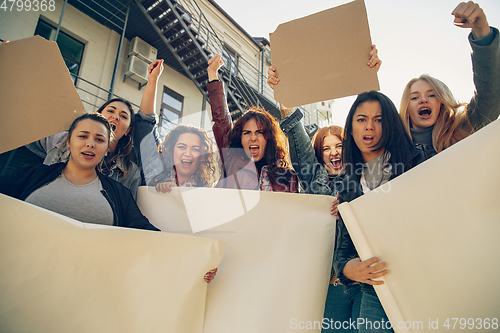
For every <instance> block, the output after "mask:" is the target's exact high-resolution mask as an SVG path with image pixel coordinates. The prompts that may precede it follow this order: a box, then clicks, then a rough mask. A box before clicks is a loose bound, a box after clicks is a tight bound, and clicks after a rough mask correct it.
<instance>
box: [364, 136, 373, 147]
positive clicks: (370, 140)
mask: <svg viewBox="0 0 500 333" xmlns="http://www.w3.org/2000/svg"><path fill="white" fill-rule="evenodd" d="M373 141H374V139H373V136H371V135H365V136H364V137H363V142H364V143H365V144H366V145H372V144H373Z"/></svg>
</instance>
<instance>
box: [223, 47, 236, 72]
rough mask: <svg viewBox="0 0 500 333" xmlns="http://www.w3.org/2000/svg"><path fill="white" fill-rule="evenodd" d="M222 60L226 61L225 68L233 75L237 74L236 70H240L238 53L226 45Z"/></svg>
mask: <svg viewBox="0 0 500 333" xmlns="http://www.w3.org/2000/svg"><path fill="white" fill-rule="evenodd" d="M222 60H223V61H224V67H226V68H227V69H228V70H229V71H230V72H231V73H232V74H236V70H237V68H238V53H236V51H234V50H232V49H230V48H229V47H227V46H226V45H224V48H223V50H222Z"/></svg>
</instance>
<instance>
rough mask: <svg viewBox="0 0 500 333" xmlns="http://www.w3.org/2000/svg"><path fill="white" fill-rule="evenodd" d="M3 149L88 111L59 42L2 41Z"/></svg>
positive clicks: (54, 129)
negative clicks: (76, 87) (75, 85)
mask: <svg viewBox="0 0 500 333" xmlns="http://www.w3.org/2000/svg"><path fill="white" fill-rule="evenodd" d="M0 73H1V76H2V79H1V80H0V103H1V104H0V108H1V110H0V153H4V152H6V151H9V150H11V149H14V148H17V147H20V146H23V145H25V144H28V143H30V142H33V141H36V140H40V139H42V138H45V137H47V136H49V135H53V134H56V133H60V132H63V131H65V130H67V129H68V128H69V126H70V125H71V123H72V122H73V120H74V119H75V118H76V117H78V116H80V115H81V114H83V113H85V108H84V107H83V104H82V102H81V100H80V97H79V96H78V93H77V91H76V89H75V87H74V85H73V81H72V80H71V77H70V75H69V71H68V69H67V67H66V65H65V63H64V60H63V58H62V56H61V52H59V48H58V46H57V44H56V43H55V42H49V41H47V40H46V39H44V38H42V37H40V36H34V37H30V38H26V39H21V40H18V41H14V42H10V43H6V44H2V45H0Z"/></svg>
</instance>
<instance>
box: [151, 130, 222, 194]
mask: <svg viewBox="0 0 500 333" xmlns="http://www.w3.org/2000/svg"><path fill="white" fill-rule="evenodd" d="M158 151H159V152H160V154H161V155H162V160H163V161H164V163H165V169H164V170H165V172H163V173H162V174H161V175H158V176H157V178H161V179H160V180H159V181H161V183H158V184H157V185H156V190H157V191H158V192H160V191H161V192H164V193H165V192H170V191H171V188H172V186H181V187H213V186H214V185H215V183H216V182H217V181H218V180H219V175H220V172H219V163H218V159H217V155H216V154H215V153H214V145H213V143H212V140H210V138H209V137H208V134H207V132H205V131H204V130H202V129H201V128H198V127H194V126H189V125H183V124H181V125H178V126H176V127H175V128H174V129H173V130H171V131H170V132H169V133H167V135H165V138H164V139H163V142H162V144H161V145H160V146H159V149H158Z"/></svg>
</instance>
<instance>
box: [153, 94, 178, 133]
mask: <svg viewBox="0 0 500 333" xmlns="http://www.w3.org/2000/svg"><path fill="white" fill-rule="evenodd" d="M165 94H166V95H168V96H170V97H171V98H173V99H175V100H177V101H178V102H180V103H181V110H178V109H177V108H175V107H174V106H172V105H169V104H167V103H165V102H164V100H163V99H164V98H163V97H164V95H165ZM165 109H166V110H168V111H170V112H172V113H174V114H176V115H177V119H178V122H177V124H174V123H172V124H173V126H174V127H175V126H177V125H179V124H180V123H182V114H183V112H184V96H182V95H181V94H179V93H178V92H176V91H174V90H172V89H170V88H168V87H167V86H163V93H162V95H161V106H160V115H159V121H158V135H159V136H160V137H164V136H165V135H166V134H167V133H168V132H169V130H168V128H167V127H164V124H163V121H164V120H167V118H166V117H164V114H165ZM164 130H165V133H163V131H164Z"/></svg>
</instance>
